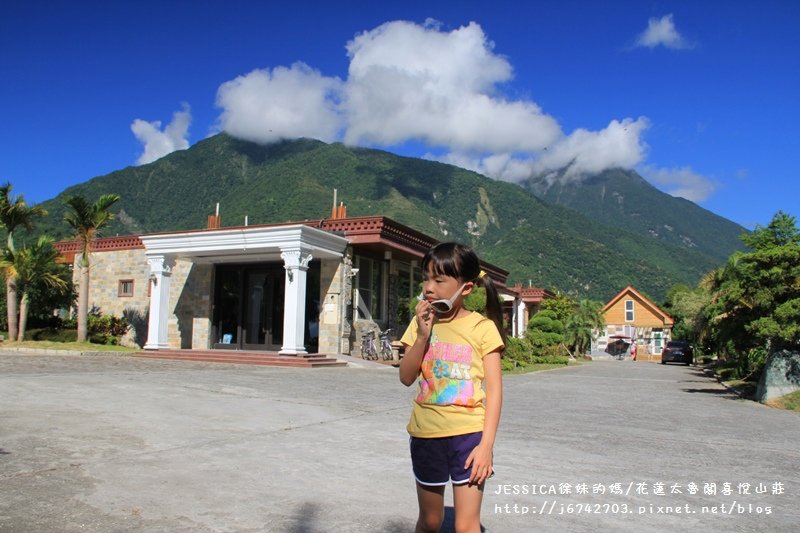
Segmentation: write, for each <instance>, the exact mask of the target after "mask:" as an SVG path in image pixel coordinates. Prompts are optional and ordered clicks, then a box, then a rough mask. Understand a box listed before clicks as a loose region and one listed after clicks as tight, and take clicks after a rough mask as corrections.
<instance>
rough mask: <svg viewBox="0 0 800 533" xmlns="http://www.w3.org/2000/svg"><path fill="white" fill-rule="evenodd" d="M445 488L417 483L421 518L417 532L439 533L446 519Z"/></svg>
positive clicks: (418, 519) (418, 520) (418, 521)
mask: <svg viewBox="0 0 800 533" xmlns="http://www.w3.org/2000/svg"><path fill="white" fill-rule="evenodd" d="M444 488H445V486H444V485H442V486H436V487H431V486H428V485H422V484H420V483H417V501H418V502H419V518H417V528H416V529H415V530H414V531H415V533H438V531H439V528H441V527H442V521H443V520H444Z"/></svg>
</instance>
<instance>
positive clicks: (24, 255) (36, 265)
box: [0, 235, 69, 341]
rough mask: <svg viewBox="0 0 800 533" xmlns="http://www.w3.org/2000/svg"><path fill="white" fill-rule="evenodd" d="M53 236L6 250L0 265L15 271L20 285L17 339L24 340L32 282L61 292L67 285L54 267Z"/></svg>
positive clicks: (55, 251)
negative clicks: (12, 249) (20, 297)
mask: <svg viewBox="0 0 800 533" xmlns="http://www.w3.org/2000/svg"><path fill="white" fill-rule="evenodd" d="M52 244H53V238H52V237H49V236H47V235H42V236H41V237H39V240H38V241H36V244H34V245H33V246H30V247H28V246H23V247H22V248H21V249H19V250H16V251H14V252H11V251H10V250H6V254H5V257H4V258H3V260H2V261H0V266H2V267H4V268H6V269H13V270H14V271H15V272H16V278H17V283H18V284H19V286H20V287H22V299H21V301H20V305H19V334H18V336H17V340H19V341H22V340H25V328H26V326H27V323H28V308H29V302H30V293H31V290H32V289H33V287H34V285H37V284H43V285H46V286H48V287H52V288H55V289H57V290H59V291H64V290H66V289H67V287H68V286H69V285H68V283H67V280H65V279H64V278H63V277H61V275H60V274H59V272H57V270H56V258H58V255H59V253H58V250H56V249H55V248H53V247H52V246H51V245H52Z"/></svg>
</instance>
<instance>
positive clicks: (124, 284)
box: [117, 279, 133, 297]
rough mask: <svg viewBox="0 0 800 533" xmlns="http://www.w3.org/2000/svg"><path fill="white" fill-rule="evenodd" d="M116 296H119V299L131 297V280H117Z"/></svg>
mask: <svg viewBox="0 0 800 533" xmlns="http://www.w3.org/2000/svg"><path fill="white" fill-rule="evenodd" d="M117 296H119V297H129V296H133V280H132V279H121V280H119V288H118V290H117Z"/></svg>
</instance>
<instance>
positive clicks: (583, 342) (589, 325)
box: [564, 300, 606, 356]
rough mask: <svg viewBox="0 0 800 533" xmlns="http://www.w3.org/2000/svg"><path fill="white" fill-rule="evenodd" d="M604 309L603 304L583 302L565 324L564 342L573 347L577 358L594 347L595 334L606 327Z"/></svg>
mask: <svg viewBox="0 0 800 533" xmlns="http://www.w3.org/2000/svg"><path fill="white" fill-rule="evenodd" d="M602 309H603V303H602V302H597V301H594V300H581V301H580V302H579V303H578V307H577V308H575V309H574V310H573V313H572V314H571V315H570V316H569V317H567V320H566V322H565V323H564V341H565V342H566V343H567V345H568V346H570V347H572V351H573V354H574V355H575V356H578V355H580V354H584V353H586V352H587V351H588V350H589V347H590V346H591V345H592V339H593V338H594V335H595V332H597V331H600V330H602V329H604V328H605V327H606V321H605V319H604V318H603V314H602V312H601V311H602Z"/></svg>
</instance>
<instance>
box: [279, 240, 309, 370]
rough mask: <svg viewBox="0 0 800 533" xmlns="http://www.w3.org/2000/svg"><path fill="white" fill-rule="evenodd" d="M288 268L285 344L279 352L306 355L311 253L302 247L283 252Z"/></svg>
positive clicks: (284, 308)
mask: <svg viewBox="0 0 800 533" xmlns="http://www.w3.org/2000/svg"><path fill="white" fill-rule="evenodd" d="M281 259H283V268H284V269H285V270H286V283H285V285H284V286H285V287H286V294H285V298H284V307H283V346H282V347H281V351H280V352H279V353H281V354H285V355H305V354H306V347H305V325H306V275H307V273H308V263H310V262H311V254H309V253H306V252H305V251H304V250H301V249H294V250H285V251H283V252H282V253H281Z"/></svg>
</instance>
